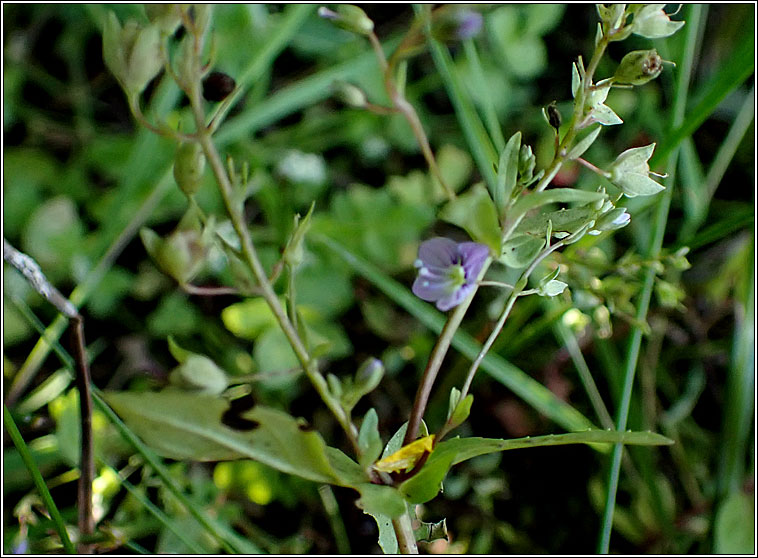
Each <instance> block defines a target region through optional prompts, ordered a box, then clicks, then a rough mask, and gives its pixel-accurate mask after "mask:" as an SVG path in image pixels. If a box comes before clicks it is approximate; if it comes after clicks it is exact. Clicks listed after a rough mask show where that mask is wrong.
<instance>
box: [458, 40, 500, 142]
mask: <svg viewBox="0 0 758 558" xmlns="http://www.w3.org/2000/svg"><path fill="white" fill-rule="evenodd" d="M463 49H464V52H465V53H466V60H467V61H468V63H469V65H470V66H471V70H472V71H473V73H474V79H475V80H476V89H477V91H481V94H482V104H483V105H484V106H483V107H482V110H483V112H484V123H485V124H486V126H487V131H488V132H489V134H490V137H491V138H492V142H493V143H494V144H495V149H496V150H497V152H498V153H500V152H501V151H502V150H503V149H505V136H503V131H502V130H501V129H500V122H499V121H498V118H497V111H496V110H495V103H494V102H493V101H492V95H491V91H490V87H488V85H487V82H486V81H485V78H484V70H483V69H482V64H481V62H480V61H479V53H478V52H477V51H476V43H475V42H474V40H473V39H466V40H465V41H463ZM499 94H501V95H502V94H503V92H499Z"/></svg>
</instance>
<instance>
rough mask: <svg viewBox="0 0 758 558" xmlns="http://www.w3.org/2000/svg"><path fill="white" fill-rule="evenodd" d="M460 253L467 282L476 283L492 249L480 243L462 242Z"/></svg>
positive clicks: (459, 247)
mask: <svg viewBox="0 0 758 558" xmlns="http://www.w3.org/2000/svg"><path fill="white" fill-rule="evenodd" d="M458 251H459V252H460V254H461V256H462V261H463V268H464V269H465V270H466V280H467V282H468V281H475V280H476V278H477V276H478V275H479V272H480V271H481V270H482V266H483V265H484V261H485V260H486V259H487V256H489V254H490V249H489V248H488V247H487V246H485V245H484V244H479V243H478V242H462V243H461V244H459V245H458Z"/></svg>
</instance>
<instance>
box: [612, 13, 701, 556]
mask: <svg viewBox="0 0 758 558" xmlns="http://www.w3.org/2000/svg"><path fill="white" fill-rule="evenodd" d="M701 9H702V6H700V5H690V6H689V10H688V14H687V17H686V21H687V38H686V40H685V45H686V46H685V54H684V60H683V61H682V66H681V73H680V74H679V75H678V80H677V88H676V95H675V97H674V105H673V108H672V115H673V116H672V124H673V126H672V127H673V128H674V129H675V130H677V129H680V128H682V127H684V126H686V124H683V121H684V109H685V107H686V105H687V87H688V85H689V82H690V76H691V74H692V68H693V62H694V53H695V48H696V42H697V41H695V38H696V35H697V32H698V28H699V27H700V14H701ZM695 116H698V115H697V114H696V115H695ZM693 118H694V117H693ZM695 129H697V127H695V128H693V129H692V130H691V131H690V132H689V133H688V134H686V135H684V136H682V138H683V137H686V136H687V135H689V134H691V133H692V131H694V130H695ZM674 134H676V132H674ZM682 138H679V139H678V140H677V141H676V142H672V141H671V136H669V138H668V139H669V142H668V144H667V145H668V146H669V147H668V150H667V151H666V150H660V149H659V150H658V153H657V155H658V158H659V160H661V159H662V158H663V156H664V154H671V156H670V157H669V160H668V165H667V166H668V169H669V171H670V175H669V177H668V179H667V180H666V186H667V188H666V190H665V191H664V192H663V193H662V194H661V199H660V200H658V207H657V212H656V214H655V219H654V222H653V232H652V236H651V239H652V241H651V243H650V247H649V249H648V253H647V254H646V255H647V256H648V257H650V258H657V257H658V255H659V254H660V251H661V247H662V246H663V235H664V232H665V230H666V222H667V220H668V212H669V207H670V205H671V197H672V191H673V187H674V180H675V178H676V159H677V154H678V151H677V150H676V149H675V148H676V147H677V146H678V145H679V142H680V141H681V139H682ZM654 281H655V271H654V270H649V271H648V272H647V273H646V274H645V279H644V282H643V287H642V292H641V293H640V297H639V299H638V301H637V312H636V316H635V318H636V319H637V320H638V321H639V322H640V323H642V322H644V321H645V319H646V317H647V311H648V308H649V306H650V299H651V297H652V294H653V284H654ZM641 346H642V329H641V328H640V327H639V326H634V327H633V328H632V334H631V339H630V342H629V348H628V350H627V355H626V362H625V365H624V384H623V388H622V392H621V401H620V403H619V408H618V415H617V419H616V430H619V431H624V430H626V423H627V418H628V415H629V407H630V404H631V398H632V388H633V386H634V375H635V371H636V369H637V361H638V360H639V354H640V348H641ZM622 452H623V446H622V445H621V444H616V445H615V446H614V447H613V452H612V456H611V467H610V470H609V475H608V488H607V492H606V505H605V512H604V514H603V522H602V527H601V531H600V538H599V541H598V553H601V554H608V550H609V546H610V540H611V529H612V527H613V512H614V510H615V507H616V492H617V490H618V482H619V472H620V469H621V456H622Z"/></svg>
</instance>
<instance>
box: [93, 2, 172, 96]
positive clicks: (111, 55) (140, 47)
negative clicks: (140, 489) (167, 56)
mask: <svg viewBox="0 0 758 558" xmlns="http://www.w3.org/2000/svg"><path fill="white" fill-rule="evenodd" d="M160 41H161V38H160V30H159V28H158V26H157V25H148V26H145V27H141V26H140V25H139V24H138V23H137V22H136V21H129V22H127V24H126V25H125V26H124V27H123V28H122V27H121V24H120V23H119V21H118V18H117V17H116V14H114V13H113V12H109V13H108V17H107V19H106V20H105V27H104V28H103V60H104V62H105V65H106V66H107V67H108V69H109V70H110V71H111V73H112V74H113V75H114V76H115V77H116V79H117V80H118V81H119V83H121V87H122V88H123V89H124V91H125V92H126V93H127V94H128V95H129V96H132V95H138V94H140V93H142V91H143V90H144V89H145V87H147V84H148V83H150V81H151V80H152V79H153V78H154V77H155V76H157V75H158V73H159V72H160V71H161V68H162V67H163V58H162V56H161V43H160Z"/></svg>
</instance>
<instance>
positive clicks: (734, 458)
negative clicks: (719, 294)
mask: <svg viewBox="0 0 758 558" xmlns="http://www.w3.org/2000/svg"><path fill="white" fill-rule="evenodd" d="M754 243H755V240H753V243H751V244H753V245H754ZM753 253H754V248H753V246H750V249H748V250H745V259H746V262H745V269H746V270H747V271H746V273H745V276H744V277H742V281H741V283H742V285H743V288H742V292H741V293H739V294H738V297H739V300H738V302H737V303H736V304H735V314H736V317H735V318H736V319H735V324H734V336H733V338H732V355H731V362H730V363H729V377H728V378H727V384H726V397H725V402H724V420H723V423H722V427H721V436H720V438H721V447H722V450H721V452H720V460H719V470H718V487H719V488H718V490H719V494H720V495H721V496H722V497H723V496H726V495H727V494H729V493H730V492H736V491H738V490H740V487H741V486H742V483H743V482H744V475H745V466H744V464H743V462H744V461H745V455H746V453H747V452H748V448H747V445H748V438H749V434H750V427H751V424H752V422H753V419H754V415H753V413H754V411H753V397H754V395H755V367H754V362H755V360H754V359H755V314H754V309H755V267H754V261H753Z"/></svg>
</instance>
